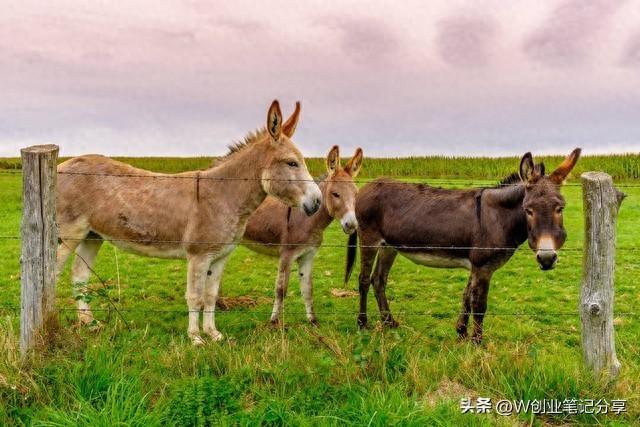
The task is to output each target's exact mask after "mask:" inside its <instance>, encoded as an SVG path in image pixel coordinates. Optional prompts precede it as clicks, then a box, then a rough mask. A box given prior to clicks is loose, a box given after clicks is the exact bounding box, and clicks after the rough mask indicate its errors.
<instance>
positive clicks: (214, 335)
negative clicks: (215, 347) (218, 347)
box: [205, 330, 224, 342]
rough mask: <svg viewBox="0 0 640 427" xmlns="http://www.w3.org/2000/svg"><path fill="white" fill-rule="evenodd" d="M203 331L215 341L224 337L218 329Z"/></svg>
mask: <svg viewBox="0 0 640 427" xmlns="http://www.w3.org/2000/svg"><path fill="white" fill-rule="evenodd" d="M205 333H206V334H207V335H208V336H209V338H211V340H212V341H214V342H217V341H222V340H223V339H224V335H222V333H221V332H220V331H218V330H213V331H205Z"/></svg>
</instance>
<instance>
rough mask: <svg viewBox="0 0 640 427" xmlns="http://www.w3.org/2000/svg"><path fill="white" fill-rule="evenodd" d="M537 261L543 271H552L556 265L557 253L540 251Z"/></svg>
mask: <svg viewBox="0 0 640 427" xmlns="http://www.w3.org/2000/svg"><path fill="white" fill-rule="evenodd" d="M536 260H537V261H538V264H539V265H540V268H541V269H543V270H551V269H552V268H553V267H555V265H556V261H557V260H558V255H557V254H556V253H555V251H538V253H537V254H536Z"/></svg>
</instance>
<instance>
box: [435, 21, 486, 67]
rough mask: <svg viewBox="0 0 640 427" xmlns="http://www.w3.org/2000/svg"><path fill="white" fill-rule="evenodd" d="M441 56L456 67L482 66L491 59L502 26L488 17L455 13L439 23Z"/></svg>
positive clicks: (437, 43)
mask: <svg viewBox="0 0 640 427" xmlns="http://www.w3.org/2000/svg"><path fill="white" fill-rule="evenodd" d="M437 28H438V33H437V35H436V48H437V51H438V54H439V55H440V58H442V60H443V61H444V62H446V63H447V64H449V65H452V66H455V67H480V66H484V65H487V63H489V61H490V60H491V54H492V52H491V49H492V47H493V45H494V43H495V42H496V38H497V35H498V25H497V23H496V22H495V21H493V20H492V19H491V18H488V17H482V16H468V15H453V16H450V17H448V18H446V19H444V20H442V21H440V22H439V23H438V25H437Z"/></svg>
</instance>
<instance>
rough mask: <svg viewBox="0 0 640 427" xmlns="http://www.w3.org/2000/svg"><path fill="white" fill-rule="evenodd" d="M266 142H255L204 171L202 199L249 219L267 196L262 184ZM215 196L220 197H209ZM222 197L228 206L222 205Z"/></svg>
mask: <svg viewBox="0 0 640 427" xmlns="http://www.w3.org/2000/svg"><path fill="white" fill-rule="evenodd" d="M266 144H267V143H266V142H256V143H253V144H251V145H250V146H248V147H246V148H244V149H243V150H242V151H241V152H238V153H236V154H234V155H233V156H232V157H230V158H229V159H228V160H225V161H224V162H223V163H221V164H219V165H217V166H214V167H213V168H210V169H207V170H205V171H202V172H200V176H201V178H202V179H201V180H200V194H199V200H200V202H201V203H207V202H208V203H215V204H216V206H215V207H214V208H215V209H218V210H220V209H224V210H225V211H227V212H229V213H232V214H235V215H237V216H238V217H239V218H240V220H241V221H245V222H246V219H248V217H249V215H251V213H253V211H255V210H256V209H257V208H258V206H260V204H261V203H262V202H263V201H264V199H265V198H266V197H267V193H266V192H265V191H264V188H263V187H262V172H263V171H264V168H265V163H264V158H265V157H266V151H267V148H268V146H267V145H266ZM221 194H222V195H223V197H222V199H221V198H220V197H219V196H220V195H221ZM214 195H218V197H207V196H214ZM220 200H223V201H224V202H223V203H224V206H220ZM242 225H244V223H243V224H242Z"/></svg>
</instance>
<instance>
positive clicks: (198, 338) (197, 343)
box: [191, 335, 204, 347]
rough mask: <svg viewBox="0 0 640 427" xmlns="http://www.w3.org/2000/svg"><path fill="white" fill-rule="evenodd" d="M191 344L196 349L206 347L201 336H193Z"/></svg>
mask: <svg viewBox="0 0 640 427" xmlns="http://www.w3.org/2000/svg"><path fill="white" fill-rule="evenodd" d="M191 344H193V345H194V346H196V347H200V346H202V345H204V340H203V339H202V337H201V336H200V335H191Z"/></svg>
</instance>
